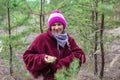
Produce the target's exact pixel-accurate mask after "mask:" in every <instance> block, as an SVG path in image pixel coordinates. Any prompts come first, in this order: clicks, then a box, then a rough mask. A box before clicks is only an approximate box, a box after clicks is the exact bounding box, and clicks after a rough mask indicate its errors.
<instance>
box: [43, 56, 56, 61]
mask: <svg viewBox="0 0 120 80" xmlns="http://www.w3.org/2000/svg"><path fill="white" fill-rule="evenodd" d="M56 59H57V58H56V57H54V56H50V55H45V58H44V60H45V61H46V63H54V62H55V61H56Z"/></svg>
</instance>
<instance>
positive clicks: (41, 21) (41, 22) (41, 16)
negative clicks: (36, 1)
mask: <svg viewBox="0 0 120 80" xmlns="http://www.w3.org/2000/svg"><path fill="white" fill-rule="evenodd" d="M42 3H43V1H42V0H41V5H40V31H41V33H43V29H42V27H43V13H42V12H43V11H42V8H43V7H42V6H43V5H42Z"/></svg>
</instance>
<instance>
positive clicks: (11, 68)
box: [7, 7, 13, 76]
mask: <svg viewBox="0 0 120 80" xmlns="http://www.w3.org/2000/svg"><path fill="white" fill-rule="evenodd" d="M7 11H8V32H9V39H10V40H11V26H10V8H9V7H8V9H7ZM9 51H10V75H11V76H12V75H13V64H12V45H11V43H9Z"/></svg>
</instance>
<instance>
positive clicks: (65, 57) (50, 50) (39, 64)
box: [23, 29, 86, 80]
mask: <svg viewBox="0 0 120 80" xmlns="http://www.w3.org/2000/svg"><path fill="white" fill-rule="evenodd" d="M68 39H69V40H68V41H69V45H70V48H69V46H68V45H67V44H66V45H65V47H64V48H62V47H60V46H59V50H58V49H57V41H56V39H55V38H54V37H53V35H52V33H51V31H50V30H49V29H48V30H47V32H45V33H42V34H40V35H39V36H37V37H36V39H35V40H34V41H33V42H32V44H31V45H30V47H29V48H28V49H27V50H26V51H25V53H24V54H23V60H24V62H25V64H26V67H27V69H28V70H29V71H30V72H31V73H32V74H33V76H34V77H35V78H38V77H39V76H40V75H43V76H44V80H54V73H55V72H56V70H57V69H60V68H62V67H63V66H64V67H66V68H68V67H69V65H70V63H71V62H72V60H73V59H74V58H75V57H76V58H79V59H80V64H81V63H82V62H83V63H84V62H85V61H86V58H85V55H84V52H83V50H82V49H80V48H79V47H78V46H77V44H76V43H75V41H74V39H73V38H72V37H70V36H69V35H68ZM45 54H47V55H51V56H55V57H57V61H56V62H55V63H53V64H48V63H46V62H45V61H44V57H45Z"/></svg>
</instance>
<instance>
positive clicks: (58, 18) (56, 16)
mask: <svg viewBox="0 0 120 80" xmlns="http://www.w3.org/2000/svg"><path fill="white" fill-rule="evenodd" d="M55 22H60V23H62V24H63V26H64V28H65V27H66V20H65V18H64V16H63V15H62V12H61V11H60V10H53V11H52V13H51V14H50V17H49V19H48V27H49V28H50V27H51V25H52V24H53V23H55Z"/></svg>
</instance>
